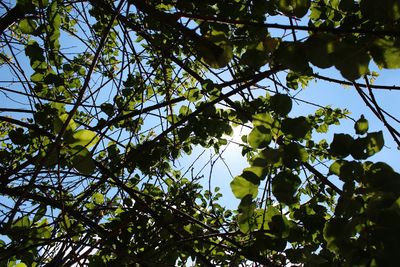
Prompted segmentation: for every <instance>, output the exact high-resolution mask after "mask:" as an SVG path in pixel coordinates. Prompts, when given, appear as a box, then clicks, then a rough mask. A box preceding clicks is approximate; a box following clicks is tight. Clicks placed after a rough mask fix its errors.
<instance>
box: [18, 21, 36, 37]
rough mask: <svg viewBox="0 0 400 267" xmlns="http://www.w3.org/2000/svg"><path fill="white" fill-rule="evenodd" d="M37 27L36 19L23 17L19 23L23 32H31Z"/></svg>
mask: <svg viewBox="0 0 400 267" xmlns="http://www.w3.org/2000/svg"><path fill="white" fill-rule="evenodd" d="M36 27H37V24H36V21H34V20H32V19H22V20H20V22H19V24H18V28H19V29H20V30H21V32H22V33H26V34H31V33H33V32H34V31H35V29H36Z"/></svg>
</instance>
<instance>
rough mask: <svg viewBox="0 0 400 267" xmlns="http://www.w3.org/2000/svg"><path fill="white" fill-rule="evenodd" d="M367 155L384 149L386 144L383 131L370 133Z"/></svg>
mask: <svg viewBox="0 0 400 267" xmlns="http://www.w3.org/2000/svg"><path fill="white" fill-rule="evenodd" d="M366 138H367V140H368V142H367V155H368V156H372V155H374V154H376V153H378V152H379V151H381V150H382V148H383V146H384V145H385V141H384V139H383V133H382V131H379V132H374V133H369V134H368V135H367V137H366Z"/></svg>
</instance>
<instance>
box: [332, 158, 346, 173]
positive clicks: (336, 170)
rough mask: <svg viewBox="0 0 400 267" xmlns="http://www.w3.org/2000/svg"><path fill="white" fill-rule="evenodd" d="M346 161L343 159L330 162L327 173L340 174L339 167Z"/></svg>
mask: <svg viewBox="0 0 400 267" xmlns="http://www.w3.org/2000/svg"><path fill="white" fill-rule="evenodd" d="M345 163H346V161H344V160H337V161H335V162H334V163H332V164H331V166H330V167H329V174H334V175H336V176H340V173H341V168H342V166H343V165H344V164H345Z"/></svg>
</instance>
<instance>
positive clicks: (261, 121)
mask: <svg viewBox="0 0 400 267" xmlns="http://www.w3.org/2000/svg"><path fill="white" fill-rule="evenodd" d="M273 122H274V120H273V119H272V117H271V115H270V114H269V113H259V114H255V115H253V125H254V126H264V127H267V128H269V127H271V125H272V123H273Z"/></svg>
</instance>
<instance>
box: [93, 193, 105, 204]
mask: <svg viewBox="0 0 400 267" xmlns="http://www.w3.org/2000/svg"><path fill="white" fill-rule="evenodd" d="M92 199H93V202H94V203H95V204H97V205H102V204H104V195H103V194H101V193H94V194H93V195H92Z"/></svg>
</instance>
